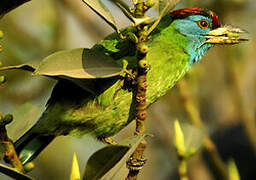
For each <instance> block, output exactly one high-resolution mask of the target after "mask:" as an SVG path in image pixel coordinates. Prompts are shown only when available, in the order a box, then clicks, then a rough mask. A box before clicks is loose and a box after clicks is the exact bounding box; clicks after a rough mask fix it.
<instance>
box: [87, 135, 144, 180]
mask: <svg viewBox="0 0 256 180" xmlns="http://www.w3.org/2000/svg"><path fill="white" fill-rule="evenodd" d="M144 136H145V135H139V136H134V137H131V138H128V139H127V140H125V141H124V142H123V143H120V144H122V145H110V146H107V147H104V148H102V149H100V150H98V151H97V152H95V153H94V154H93V155H92V156H91V157H90V159H89V160H88V162H87V165H86V168H85V174H84V177H83V179H84V180H87V179H91V180H96V179H102V180H103V179H104V180H107V179H114V176H115V175H116V173H117V172H118V171H119V170H120V168H122V167H123V166H125V165H126V161H127V159H128V158H129V157H130V156H131V155H132V153H133V152H134V151H135V149H136V148H137V147H138V145H139V143H140V142H141V140H142V139H143V138H144ZM119 179H120V177H119Z"/></svg>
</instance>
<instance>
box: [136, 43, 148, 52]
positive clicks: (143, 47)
mask: <svg viewBox="0 0 256 180" xmlns="http://www.w3.org/2000/svg"><path fill="white" fill-rule="evenodd" d="M138 50H139V51H140V52H141V53H143V54H146V53H147V52H148V46H147V45H145V44H144V43H141V44H139V45H138Z"/></svg>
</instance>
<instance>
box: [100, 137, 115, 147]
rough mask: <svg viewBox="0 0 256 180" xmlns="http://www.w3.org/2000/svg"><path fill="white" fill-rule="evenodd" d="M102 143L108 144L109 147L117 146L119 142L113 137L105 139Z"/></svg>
mask: <svg viewBox="0 0 256 180" xmlns="http://www.w3.org/2000/svg"><path fill="white" fill-rule="evenodd" d="M102 142H104V143H107V144H109V145H117V142H116V141H114V140H113V139H112V138H111V137H106V138H103V139H102Z"/></svg>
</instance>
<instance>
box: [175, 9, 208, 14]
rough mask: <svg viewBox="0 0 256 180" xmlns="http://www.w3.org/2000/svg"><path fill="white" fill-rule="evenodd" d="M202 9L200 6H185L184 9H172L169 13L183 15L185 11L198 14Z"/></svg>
mask: <svg viewBox="0 0 256 180" xmlns="http://www.w3.org/2000/svg"><path fill="white" fill-rule="evenodd" d="M202 11H203V9H201V8H185V9H178V10H175V11H172V12H171V13H172V14H175V15H184V14H187V13H193V14H199V13H200V12H202Z"/></svg>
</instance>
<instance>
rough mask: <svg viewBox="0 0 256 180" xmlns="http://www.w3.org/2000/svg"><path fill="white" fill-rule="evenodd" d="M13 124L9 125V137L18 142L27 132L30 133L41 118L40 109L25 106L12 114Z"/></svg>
mask: <svg viewBox="0 0 256 180" xmlns="http://www.w3.org/2000/svg"><path fill="white" fill-rule="evenodd" d="M11 114H12V115H13V122H12V123H10V124H8V125H7V127H6V128H7V131H8V135H9V137H10V138H11V139H12V140H13V141H16V140H17V139H18V138H19V137H20V136H22V135H23V134H24V133H25V132H26V131H28V130H29V129H30V128H31V127H32V126H33V125H34V124H35V123H36V121H37V118H38V117H39V107H38V106H35V105H33V104H30V103H26V104H23V105H21V106H19V107H18V108H17V109H15V110H14V111H13V112H11Z"/></svg>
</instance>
